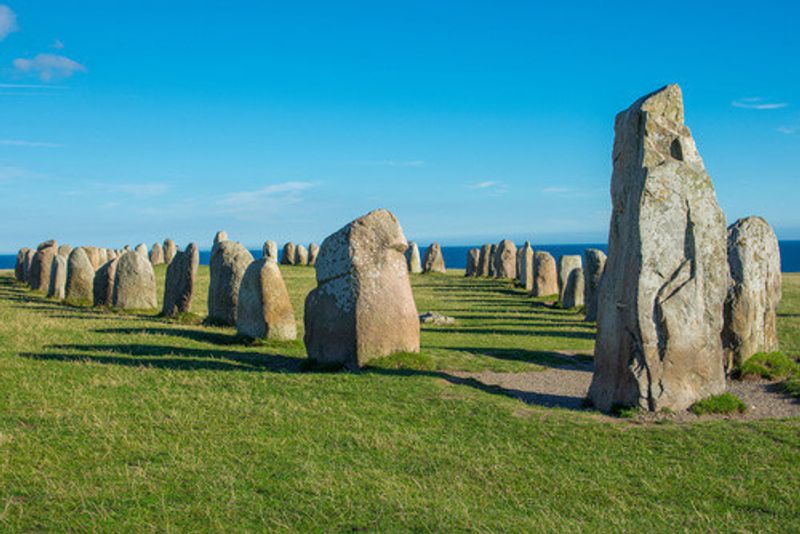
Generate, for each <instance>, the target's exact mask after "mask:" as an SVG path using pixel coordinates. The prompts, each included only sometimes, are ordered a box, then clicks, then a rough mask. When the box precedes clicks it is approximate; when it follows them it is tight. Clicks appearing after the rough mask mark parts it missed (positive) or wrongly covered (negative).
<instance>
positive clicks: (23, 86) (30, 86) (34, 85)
mask: <svg viewBox="0 0 800 534" xmlns="http://www.w3.org/2000/svg"><path fill="white" fill-rule="evenodd" d="M0 89H68V87H67V86H66V85H43V84H40V83H0Z"/></svg>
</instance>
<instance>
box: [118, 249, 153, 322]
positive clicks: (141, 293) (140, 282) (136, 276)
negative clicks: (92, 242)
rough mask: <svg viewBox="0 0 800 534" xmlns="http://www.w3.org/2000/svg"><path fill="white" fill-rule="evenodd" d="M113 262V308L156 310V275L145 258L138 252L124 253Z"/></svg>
mask: <svg viewBox="0 0 800 534" xmlns="http://www.w3.org/2000/svg"><path fill="white" fill-rule="evenodd" d="M137 248H138V247H137ZM114 261H116V262H117V272H116V276H114V290H113V293H112V294H113V298H112V300H113V305H114V307H115V308H120V309H123V310H152V309H153V308H156V307H157V306H158V298H157V297H156V275H155V273H154V272H153V266H152V265H151V264H150V260H149V259H148V258H147V256H146V255H144V254H142V253H141V252H140V251H134V252H126V253H125V254H123V255H122V257H121V258H119V259H118V260H114Z"/></svg>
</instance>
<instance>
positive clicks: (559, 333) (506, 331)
mask: <svg viewBox="0 0 800 534" xmlns="http://www.w3.org/2000/svg"><path fill="white" fill-rule="evenodd" d="M426 331H427V332H432V333H442V334H502V335H506V336H541V337H565V338H571V339H586V340H594V331H591V332H567V331H563V330H552V331H551V330H532V329H526V330H517V329H514V328H509V327H505V326H497V327H496V328H491V327H486V328H483V327H481V328H475V327H470V326H465V327H461V328H442V327H437V328H430V329H426Z"/></svg>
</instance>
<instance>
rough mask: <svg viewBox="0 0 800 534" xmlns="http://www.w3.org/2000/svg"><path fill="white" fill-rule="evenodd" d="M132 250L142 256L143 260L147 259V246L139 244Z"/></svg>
mask: <svg viewBox="0 0 800 534" xmlns="http://www.w3.org/2000/svg"><path fill="white" fill-rule="evenodd" d="M134 250H135V251H136V252H138V253H139V254H141V255H142V256H144V257H145V258H147V257H148V255H147V245H145V244H144V243H139V244H138V245H136V248H135V249H134Z"/></svg>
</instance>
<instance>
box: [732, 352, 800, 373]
mask: <svg viewBox="0 0 800 534" xmlns="http://www.w3.org/2000/svg"><path fill="white" fill-rule="evenodd" d="M798 372H800V365H798V363H797V361H795V359H794V358H791V357H789V356H787V355H786V354H784V353H782V352H769V353H767V352H761V353H759V354H754V355H753V356H751V357H750V358H749V359H748V360H746V361H745V362H744V363H743V364H742V367H741V369H740V370H739V374H740V375H741V376H742V378H746V377H748V376H758V377H761V378H766V379H768V380H774V379H777V378H787V377H789V376H792V375H794V374H797V373H798Z"/></svg>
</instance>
